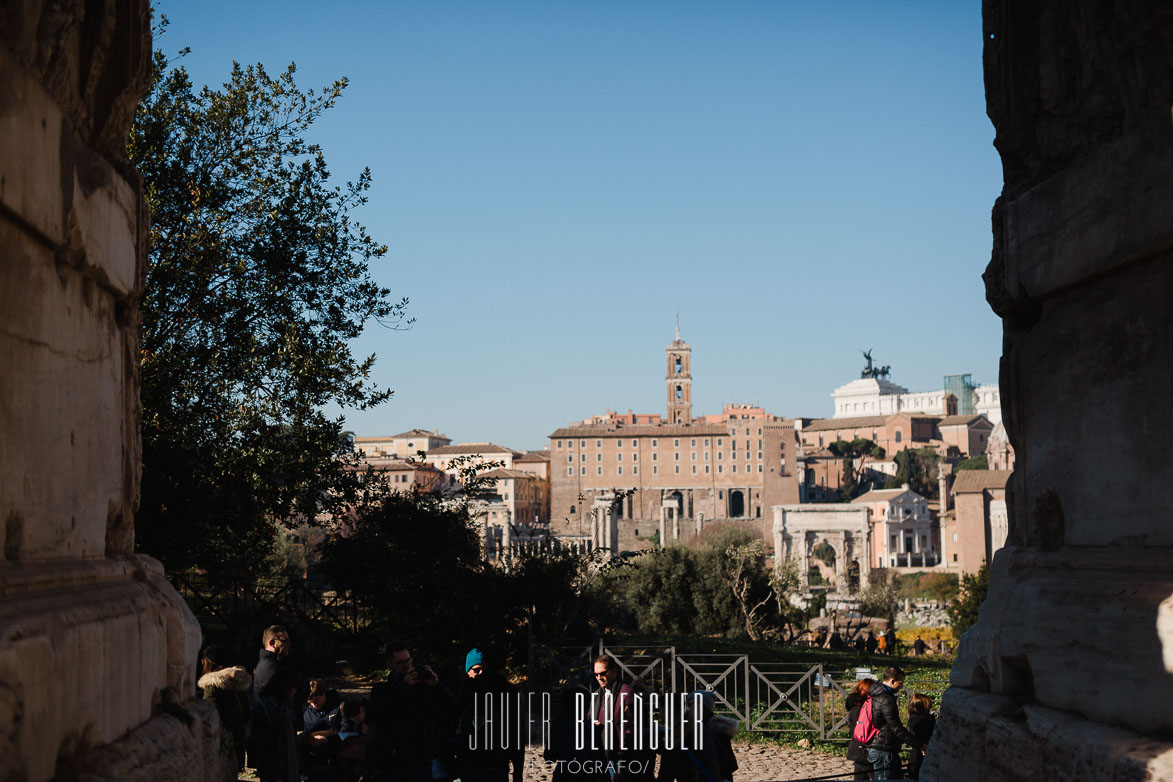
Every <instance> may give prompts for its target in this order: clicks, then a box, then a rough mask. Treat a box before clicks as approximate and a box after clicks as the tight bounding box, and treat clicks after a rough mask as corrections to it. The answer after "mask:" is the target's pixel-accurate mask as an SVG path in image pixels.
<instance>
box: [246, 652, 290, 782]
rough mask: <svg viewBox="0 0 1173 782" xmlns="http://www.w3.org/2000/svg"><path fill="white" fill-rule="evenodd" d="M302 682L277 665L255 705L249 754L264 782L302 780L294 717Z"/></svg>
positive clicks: (259, 776) (258, 776)
mask: <svg viewBox="0 0 1173 782" xmlns="http://www.w3.org/2000/svg"><path fill="white" fill-rule="evenodd" d="M300 683H301V680H300V679H299V678H298V677H297V674H295V673H294V672H293V671H291V670H290V669H288V668H277V669H276V670H275V671H274V672H273V675H272V676H271V677H269V683H268V684H266V685H265V688H264V689H263V690H261V696H260V697H259V698H258V699H257V703H256V705H255V706H253V709H252V719H251V725H252V736H251V737H250V738H249V745H248V757H249V763H250V764H251V765H252V767H253V768H254V769H256V772H257V778H258V779H260V780H261V782H298V781H299V780H300V779H301V773H300V771H299V765H298V758H297V736H296V731H295V728H294V717H293V697H294V695H296V694H297V688H298V685H299V684H300Z"/></svg>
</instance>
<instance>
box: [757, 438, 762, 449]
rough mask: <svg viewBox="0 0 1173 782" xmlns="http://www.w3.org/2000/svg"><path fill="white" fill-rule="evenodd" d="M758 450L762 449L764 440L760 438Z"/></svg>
mask: <svg viewBox="0 0 1173 782" xmlns="http://www.w3.org/2000/svg"><path fill="white" fill-rule="evenodd" d="M758 450H759V451H760V450H762V441H761V440H758Z"/></svg>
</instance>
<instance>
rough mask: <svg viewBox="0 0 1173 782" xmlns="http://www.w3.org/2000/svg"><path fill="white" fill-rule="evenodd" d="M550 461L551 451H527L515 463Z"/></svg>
mask: <svg viewBox="0 0 1173 782" xmlns="http://www.w3.org/2000/svg"><path fill="white" fill-rule="evenodd" d="M548 461H550V452H549V451H526V452H525V453H523V454H522V455H521V456H518V457H517V458H516V459H514V460H513V462H514V463H515V464H516V463H517V462H548Z"/></svg>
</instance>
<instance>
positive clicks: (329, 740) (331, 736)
mask: <svg viewBox="0 0 1173 782" xmlns="http://www.w3.org/2000/svg"><path fill="white" fill-rule="evenodd" d="M341 707H342V702H341V699H340V698H339V697H338V693H337V692H334V691H333V690H327V689H326V685H325V684H323V683H322V682H320V681H316V680H315V681H311V682H310V683H309V695H308V696H307V698H306V704H305V708H304V709H302V731H303V732H302V733H301V734H300V737H299V739H300V744H301V748H302V757H301V761H302V763H301V765H302V769H303V770H304V771H307V773H309V772H310V770H311V769H312V770H314V771H318V770H321V769H324V768H325V767H326V766H328V765H329V763H330V762H331V761H332V760H333V759H334V758H336V757H337V756H338V754H339V753H340V752H341V751H342V739H340V738H338V732H339V730H340V729H341V727H342V708H341ZM310 776H314V774H313V773H310Z"/></svg>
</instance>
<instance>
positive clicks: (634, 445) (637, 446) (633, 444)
mask: <svg viewBox="0 0 1173 782" xmlns="http://www.w3.org/2000/svg"><path fill="white" fill-rule="evenodd" d="M631 447H632V448H639V440H632V441H631Z"/></svg>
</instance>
